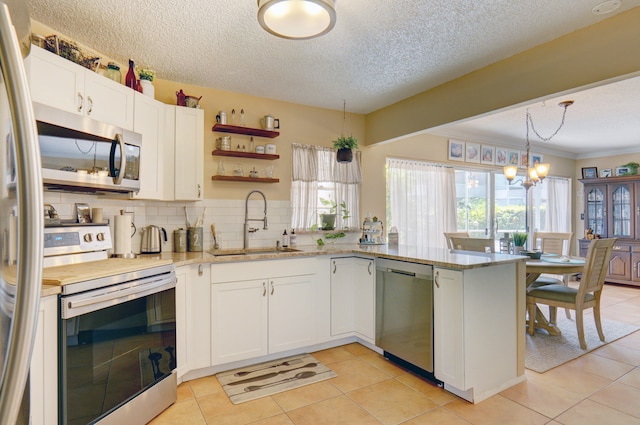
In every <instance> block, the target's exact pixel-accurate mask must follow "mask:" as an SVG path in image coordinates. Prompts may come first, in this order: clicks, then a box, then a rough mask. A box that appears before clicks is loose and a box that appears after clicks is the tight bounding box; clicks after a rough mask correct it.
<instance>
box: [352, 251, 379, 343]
mask: <svg viewBox="0 0 640 425" xmlns="http://www.w3.org/2000/svg"><path fill="white" fill-rule="evenodd" d="M353 276H354V279H353V285H354V286H353V292H354V301H355V303H354V318H353V324H354V330H355V331H356V333H357V334H358V335H359V336H361V337H364V338H365V339H367V340H368V341H369V342H371V343H374V342H375V337H376V335H375V330H376V308H375V307H376V267H375V263H374V261H373V260H371V259H366V258H354V259H353Z"/></svg>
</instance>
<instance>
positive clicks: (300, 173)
mask: <svg viewBox="0 0 640 425" xmlns="http://www.w3.org/2000/svg"><path fill="white" fill-rule="evenodd" d="M292 154H293V175H292V182H291V226H292V227H293V228H294V229H302V230H309V229H310V228H311V227H312V226H313V225H318V226H321V223H320V214H323V213H330V212H331V209H332V203H333V202H335V205H336V206H335V213H336V224H335V227H336V228H337V229H344V228H356V229H357V228H358V227H359V222H358V220H359V217H360V184H361V182H362V173H361V170H360V152H359V151H356V152H354V155H353V161H352V162H350V163H348V164H340V163H338V162H337V161H336V153H335V151H334V150H333V149H332V148H328V147H323V146H308V145H299V144H293V145H292ZM323 200H324V201H325V202H324V203H323Z"/></svg>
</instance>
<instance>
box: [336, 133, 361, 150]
mask: <svg viewBox="0 0 640 425" xmlns="http://www.w3.org/2000/svg"><path fill="white" fill-rule="evenodd" d="M357 147H358V139H356V138H355V137H353V135H349V136H346V137H345V136H340V137H338V138H337V139H336V140H334V141H333V148H334V149H355V148H357Z"/></svg>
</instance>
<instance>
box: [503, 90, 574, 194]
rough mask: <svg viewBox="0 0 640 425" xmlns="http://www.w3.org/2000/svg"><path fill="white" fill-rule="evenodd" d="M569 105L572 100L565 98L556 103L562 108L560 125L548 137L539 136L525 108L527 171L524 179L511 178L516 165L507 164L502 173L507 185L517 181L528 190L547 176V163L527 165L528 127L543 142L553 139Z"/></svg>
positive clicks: (529, 157) (528, 158) (514, 173)
mask: <svg viewBox="0 0 640 425" xmlns="http://www.w3.org/2000/svg"><path fill="white" fill-rule="evenodd" d="M571 105H573V100H565V101H564V102H560V103H558V106H560V107H561V108H564V109H563V111H562V120H561V121H560V125H559V126H558V128H557V129H556V131H554V132H553V134H552V135H551V136H549V137H544V136H541V135H540V133H538V131H537V130H536V128H535V127H534V126H533V118H531V113H530V112H529V108H527V113H526V115H525V119H526V125H527V132H526V139H525V148H526V150H527V171H526V174H525V175H524V179H518V180H516V181H514V180H513V179H515V178H516V175H517V174H518V166H517V165H508V166H506V167H504V168H503V173H504V176H505V177H506V178H507V180H508V181H509V185H512V184H515V183H518V182H519V183H520V184H522V187H524V190H525V191H528V190H529V188H531V187H532V186H535V185H536V184H537V183H542V180H544V178H545V177H547V174H548V173H549V168H550V167H549V164H541V163H535V164H532V165H531V166H530V165H529V164H530V163H531V154H530V152H529V127H531V129H532V130H533V132H534V133H535V135H536V136H538V137H539V138H540V140H542V141H544V142H548V141H549V140H551V139H553V136H555V135H556V134H558V132H559V131H560V129H561V128H562V126H563V125H564V117H565V115H567V108H568V107H569V106H571Z"/></svg>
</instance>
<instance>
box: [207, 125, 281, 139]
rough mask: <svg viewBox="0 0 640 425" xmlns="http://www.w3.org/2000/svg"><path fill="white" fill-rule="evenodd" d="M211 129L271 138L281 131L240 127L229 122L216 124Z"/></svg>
mask: <svg viewBox="0 0 640 425" xmlns="http://www.w3.org/2000/svg"><path fill="white" fill-rule="evenodd" d="M211 130H212V131H217V132H219V133H233V134H245V135H247V136H257V137H268V138H269V139H273V138H274V137H278V136H279V135H280V132H278V131H270V130H262V129H261V128H251V127H240V126H237V125H229V124H215V125H214V126H213V128H212V129H211Z"/></svg>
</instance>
